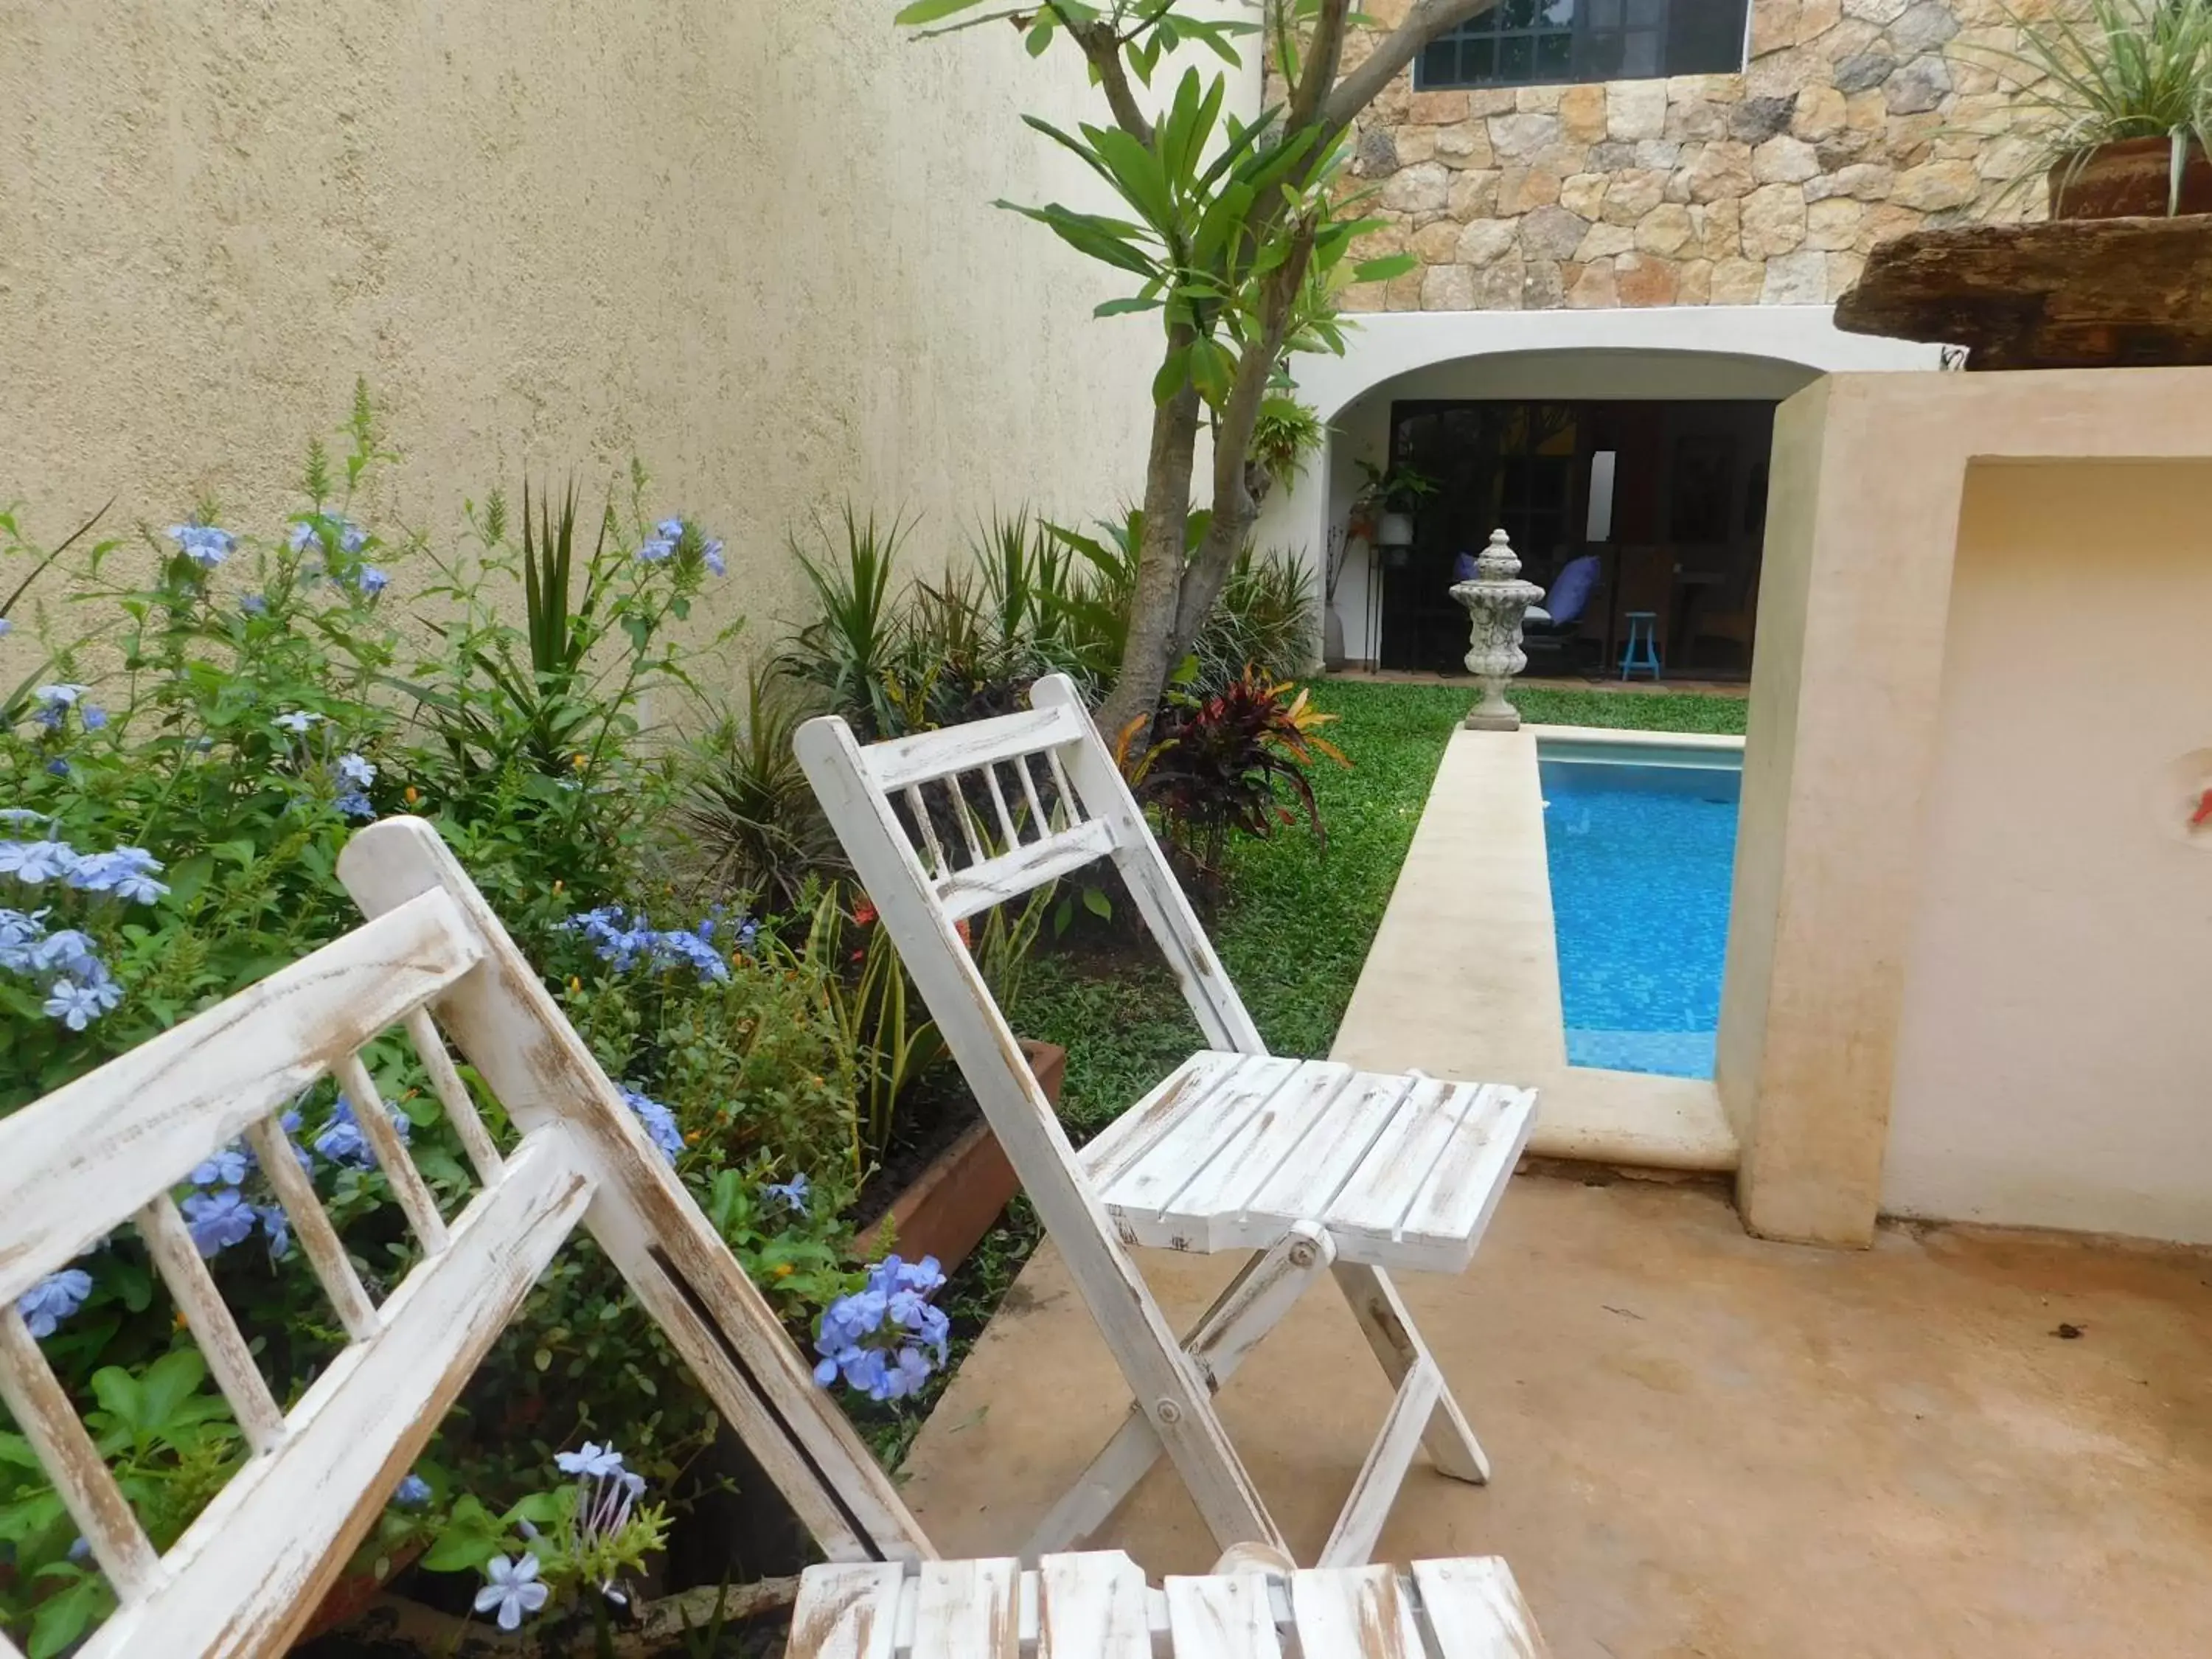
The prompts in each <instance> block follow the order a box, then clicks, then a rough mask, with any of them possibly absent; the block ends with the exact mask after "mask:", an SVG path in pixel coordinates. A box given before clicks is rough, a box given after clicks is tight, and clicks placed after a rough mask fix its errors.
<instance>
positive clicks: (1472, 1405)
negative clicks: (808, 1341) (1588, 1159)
mask: <svg viewBox="0 0 2212 1659" xmlns="http://www.w3.org/2000/svg"><path fill="white" fill-rule="evenodd" d="M1139 1255H1140V1259H1141V1262H1142V1266H1143V1267H1144V1270H1145V1272H1146V1274H1147V1275H1148V1276H1149V1277H1150V1279H1151V1281H1152V1285H1153V1286H1154V1288H1155V1290H1156V1291H1157V1292H1158V1295H1159V1297H1160V1299H1161V1301H1162V1302H1163V1303H1164V1304H1165V1306H1166V1307H1167V1309H1168V1310H1169V1312H1170V1316H1172V1317H1173V1318H1174V1319H1176V1321H1177V1322H1179V1323H1182V1322H1188V1319H1190V1318H1191V1317H1193V1316H1194V1315H1195V1314H1196V1313H1197V1311H1198V1310H1200V1309H1201V1308H1202V1307H1203V1306H1204V1305H1205V1304H1206V1302H1207V1301H1208V1300H1209V1299H1210V1297H1211V1296H1212V1293H1213V1292H1214V1291H1215V1290H1216V1289H1217V1288H1218V1286H1219V1285H1221V1284H1222V1283H1223V1282H1224V1281H1225V1279H1227V1278H1228V1276H1229V1274H1230V1273H1231V1272H1232V1271H1233V1270H1234V1268H1235V1267H1236V1266H1237V1261H1238V1260H1239V1258H1236V1257H1229V1256H1222V1257H1214V1258H1210V1259H1208V1258H1199V1257H1185V1256H1175V1255H1165V1254H1163V1253H1157V1252H1140V1253H1139ZM2208 1285H2212V1258H2208V1257H2207V1256H2206V1255H2203V1254H2201V1253H2191V1252H2185V1251H2179V1250H2176V1251H2155V1252H2154V1251H2148V1250H2141V1249H2120V1248H2113V1247H2109V1246H2104V1245H2100V1244H2095V1243H2083V1242H2077V1241H2072V1240H2066V1239H2059V1238H2051V1237H2040V1236H2034V1237H2028V1236H2014V1235H2001V1234H1980V1233H1973V1232H1969V1231H1960V1230H1925V1229H1903V1228H1893V1229H1886V1230H1885V1231H1882V1232H1881V1235H1880V1236H1879V1237H1878V1239H1877V1241H1876V1243H1875V1248H1874V1249H1872V1250H1870V1251H1867V1252H1863V1253H1852V1252H1835V1251H1823V1250H1816V1249H1805V1248H1801V1247H1796V1246H1791V1245H1784V1244H1772V1243H1765V1242H1762V1241H1759V1240H1757V1239H1753V1238H1751V1237H1747V1235H1746V1234H1745V1233H1744V1231H1743V1230H1742V1228H1741V1225H1740V1224H1739V1222H1738V1220H1737V1218H1736V1215H1735V1212H1734V1210H1733V1209H1732V1208H1731V1207H1730V1206H1729V1203H1728V1201H1727V1200H1726V1196H1725V1194H1724V1193H1723V1190H1722V1189H1721V1188H1718V1187H1717V1186H1712V1185H1706V1184H1702V1183H1699V1184H1686V1185H1664V1184H1658V1183H1651V1182H1638V1181H1629V1180H1617V1179H1613V1178H1612V1177H1610V1176H1603V1175H1601V1174H1598V1173H1596V1172H1592V1173H1590V1174H1589V1175H1588V1176H1572V1175H1568V1176H1556V1175H1541V1176H1527V1175H1524V1176H1522V1177H1520V1178H1518V1179H1516V1181H1515V1182H1514V1183H1513V1185H1512V1187H1511V1189H1510V1191H1509V1192H1508V1193H1507V1194H1506V1196H1505V1200H1504V1204H1503V1206H1501V1208H1500V1211H1499V1213H1498V1218H1497V1220H1496V1222H1495V1223H1494V1224H1493V1225H1492V1231H1491V1232H1490V1234H1489V1236H1488V1237H1487V1238H1486V1241H1485V1243H1484V1244H1483V1247H1482V1249H1481V1250H1480V1252H1479V1253H1478V1255H1477V1256H1476V1259H1475V1263H1474V1267H1473V1269H1472V1270H1471V1271H1470V1272H1469V1273H1467V1274H1466V1275H1465V1276H1464V1277H1462V1278H1460V1279H1437V1278H1430V1277H1415V1278H1408V1279H1404V1280H1402V1281H1401V1288H1402V1289H1403V1290H1404V1291H1405V1293H1406V1296H1407V1300H1408V1302H1409V1303H1410V1304H1411V1305H1412V1308H1413V1312H1414V1314H1415V1316H1416V1317H1417V1318H1418V1319H1419V1322H1420V1323H1421V1326H1422V1328H1423V1329H1424V1330H1425V1332H1426V1334H1427V1335H1428V1337H1429V1340H1430V1341H1431V1344H1432V1345H1433V1346H1434V1347H1435V1350H1436V1352H1437V1358H1438V1359H1439V1361H1440V1363H1441V1364H1442V1365H1443V1369H1444V1371H1445V1373H1446V1375H1447V1376H1448V1377H1449V1380H1450V1382H1451V1384H1452V1386H1453V1387H1454V1389H1455V1390H1456V1391H1457V1394H1458V1396H1459V1399H1460V1401H1461V1403H1462V1405H1463V1406H1464V1407H1465V1408H1466V1410H1467V1412H1468V1416H1469V1418H1470V1419H1472V1421H1473V1422H1474V1427H1475V1431H1476V1433H1477V1434H1478V1436H1480V1438H1481V1439H1482V1441H1483V1443H1484V1445H1485V1447H1486V1449H1487V1450H1488V1452H1489V1454H1490V1456H1491V1460H1492V1465H1493V1468H1494V1471H1495V1474H1494V1479H1493V1480H1492V1484H1491V1485H1490V1486H1487V1487H1475V1486H1462V1485H1458V1484H1455V1483H1454V1482H1451V1481H1449V1480H1445V1479H1443V1477H1441V1476H1439V1475H1437V1474H1435V1473H1434V1471H1433V1470H1431V1469H1430V1468H1428V1467H1427V1466H1426V1465H1425V1463H1421V1462H1416V1464H1415V1467H1414V1471H1413V1474H1412V1475H1411V1476H1410V1477H1409V1479H1408V1480H1407V1486H1406V1489H1405V1491H1404V1492H1403V1494H1402V1495H1401V1498H1400V1499H1399V1502H1398V1505H1397V1508H1396V1510H1395V1511H1394V1513H1393V1516H1392V1519H1391V1522H1390V1525H1389V1529H1388V1530H1387V1531H1386V1532H1385V1533H1384V1534H1383V1541H1382V1546H1381V1547H1380V1549H1379V1551H1378V1552H1377V1553H1378V1557H1379V1558H1381V1559H1393V1560H1398V1561H1404V1560H1407V1559H1412V1558H1413V1557H1417V1556H1436V1555H1449V1554H1462V1553H1469V1554H1488V1553H1498V1554H1503V1555H1504V1556H1505V1557H1506V1559H1508V1560H1509V1561H1510V1563H1511V1564H1512V1567H1513V1570H1514V1571H1515V1573H1516V1575H1517V1576H1518V1577H1519V1579H1520V1582H1521V1584H1522V1589H1523V1590H1524V1591H1525V1593H1526V1594H1527V1595H1528V1600H1529V1601H1530V1603H1531V1605H1532V1606H1533V1607H1534V1609H1535V1612H1536V1615H1537V1618H1538V1619H1539V1620H1540V1621H1541V1624H1542V1626H1543V1628H1544V1631H1545V1633H1546V1635H1547V1638H1549V1640H1550V1642H1551V1644H1552V1647H1553V1652H1554V1653H1555V1654H1556V1655H1557V1656H1559V1659H1662V1656H1663V1659H1689V1656H1703V1659H1766V1656H1773V1659H1848V1656H1860V1655H1865V1656H1875V1655H1880V1656H1882V1659H1919V1656H1936V1655H1944V1656H1949V1655H1959V1656H1969V1655H1971V1656H1999V1655H2002V1656H2008V1659H2025V1656H2043V1655H2054V1656H2055V1655H2067V1656H2083V1659H2087V1656H2098V1659H2118V1656H2144V1659H2148V1656H2163V1655H2173V1656H2184V1655H2188V1656H2197V1655H2201V1654H2203V1653H2204V1652H2206V1651H2207V1650H2208V1645H2212V1643H2209V1642H2208V1637H2207V1635H2206V1632H2208V1631H2212V1363H2208V1362H2212V1288H2208ZM2062 1325H2069V1326H2072V1327H2075V1328H2078V1329H2079V1331H2080V1334H2079V1336H2078V1337H2075V1338H2070V1339H2069V1338H2067V1337H2064V1336H2062V1335H2060V1334H2057V1333H2058V1332H2059V1329H2060V1328H2061V1326H2062ZM1387 1401H1388V1394H1387V1391H1386V1389H1385V1387H1384V1384H1383V1379H1382V1376H1381V1373H1380V1371H1379V1370H1377V1368H1376V1365H1375V1364H1374V1362H1373V1360H1372V1359H1371V1358H1370V1356H1369V1354H1368V1353H1367V1351H1366V1349H1365V1346H1364V1343H1363V1342H1362V1340H1361V1339H1360V1336H1359V1334H1358V1331H1357V1330H1356V1329H1355V1328H1354V1327H1353V1325H1352V1320H1351V1317H1350V1315H1349V1314H1348V1313H1347V1312H1346V1310H1345V1308H1344V1307H1343V1305H1342V1304H1341V1303H1340V1301H1339V1300H1338V1299H1337V1298H1335V1297H1334V1296H1332V1295H1330V1294H1328V1292H1327V1291H1318V1292H1316V1293H1315V1294H1312V1295H1310V1296H1308V1297H1307V1298H1306V1299H1305V1301H1304V1303H1303V1304H1301V1305H1300V1307H1299V1308H1298V1309H1297V1310H1296V1311H1295V1312H1294V1313H1293V1314H1292V1315H1291V1317H1290V1318H1289V1319H1288V1320H1287V1321H1285V1323H1284V1324H1283V1325H1282V1326H1281V1327H1280V1328H1279V1329H1278V1330H1277V1331H1276V1333H1275V1334H1273V1336H1272V1337H1271V1338H1270V1339H1269V1340H1267V1342H1266V1343H1265V1344H1263V1345H1262V1346H1261V1347H1260V1348H1259V1349H1258V1350H1257V1351H1256V1352H1255V1354H1254V1355H1253V1357H1252V1358H1251V1360H1250V1361H1249V1363H1248V1364H1247V1365H1246V1367H1245V1369H1244V1370H1243V1372H1242V1373H1241V1374H1240V1375H1239V1376H1237V1378H1236V1379H1235V1380H1234V1381H1233V1382H1232V1383H1231V1384H1230V1385H1229V1387H1228V1389H1226V1390H1225V1392H1224V1394H1223V1395H1222V1396H1221V1408H1222V1413H1223V1415H1224V1418H1225V1420H1226V1422H1227V1424H1228V1425H1229V1429H1230V1432H1231V1435H1232V1437H1234V1438H1235V1439H1236V1440H1237V1443H1238V1444H1239V1446H1240V1447H1241V1448H1242V1449H1243V1452H1244V1455H1245V1456H1246V1458H1247V1460H1248V1462H1249V1465H1250V1467H1251V1468H1252V1472H1253V1474H1254V1478H1255V1480H1257V1481H1258V1483H1259V1485H1260V1486H1261V1491H1262V1492H1264V1493H1265V1494H1266V1495H1267V1498H1268V1500H1269V1502H1270V1504H1271V1505H1272V1506H1273V1509H1274V1511H1275V1514H1276V1516H1277V1518H1278V1520H1279V1522H1281V1523H1282V1524H1283V1526H1284V1527H1285V1530H1286V1531H1287V1532H1288V1533H1289V1534H1290V1536H1291V1542H1292V1544H1293V1546H1294V1547H1295V1548H1296V1549H1297V1551H1298V1553H1299V1554H1300V1557H1301V1559H1311V1558H1312V1556H1313V1553H1314V1552H1315V1551H1316V1550H1317V1549H1318V1547H1319V1546H1320V1543H1321V1541H1322V1538H1323V1536H1324V1535H1325V1534H1326V1532H1327V1530H1328V1525H1329V1522H1330V1520H1331V1518H1332V1517H1333V1516H1334V1510H1335V1509H1336V1506H1337V1504H1338V1503H1339V1502H1340V1499H1341V1498H1342V1496H1343V1494H1344V1492H1346V1489H1347V1488H1348V1487H1349V1486H1350V1484H1351V1482H1352V1477H1353V1474H1355V1472H1356V1471H1357V1469H1358V1466H1359V1463H1360V1460H1361V1458H1362V1456H1363V1455H1364V1452H1365V1450H1366V1448H1367V1446H1368V1443H1369V1442H1370V1438H1371V1437H1372V1435H1373V1433H1374V1431H1375V1430H1376V1427H1377V1426H1378V1425H1379V1424H1380V1422H1381V1419H1382V1414H1383V1410H1384V1407H1385V1406H1386V1404H1387ZM1126 1402H1127V1395H1126V1394H1125V1393H1124V1392H1123V1391H1122V1389H1121V1384H1120V1380H1119V1378H1118V1376H1116V1374H1115V1370H1114V1368H1113V1365H1112V1363H1111V1361H1110V1360H1109V1358H1108V1356H1107V1354H1106V1352H1105V1349H1104V1347H1103V1345H1102V1344H1101V1343H1100V1341H1099V1340H1098V1338H1097V1334H1096V1332H1095V1331H1094V1329H1093V1328H1092V1326H1091V1320H1090V1317H1089V1316H1088V1314H1087V1313H1086V1312H1085V1310H1084V1307H1083V1305H1082V1304H1081V1302H1080V1301H1079V1299H1078V1297H1076V1295H1075V1293H1074V1291H1073V1287H1072V1285H1070V1283H1069V1281H1068V1279H1067V1277H1066V1273H1065V1271H1064V1269H1063V1267H1062V1265H1061V1262H1060V1258H1059V1256H1058V1255H1057V1254H1056V1253H1055V1252H1054V1251H1053V1250H1052V1249H1050V1248H1049V1247H1048V1248H1047V1249H1044V1250H1042V1252H1040V1253H1039V1255H1037V1257H1036V1259H1035V1260H1033V1261H1031V1262H1030V1266H1029V1267H1028V1268H1027V1270H1026V1271H1025V1272H1024V1273H1023V1275H1022V1277H1021V1279H1020V1280H1019V1282H1018V1284H1017V1285H1015V1287H1014V1289H1013V1291H1012V1294H1011V1295H1010V1296H1009V1297H1008V1298H1007V1301H1006V1305H1005V1307H1004V1308H1003V1310H1001V1311H1000V1315H999V1316H998V1318H997V1319H996V1320H995V1321H994V1322H993V1323H992V1325H991V1327H990V1328H989V1330H988V1331H987V1332H986V1334H984V1336H983V1338H982V1340H981V1341H980V1342H979V1343H978V1344H977V1346H976V1347H975V1351H974V1352H973V1353H972V1354H971V1355H970V1356H969V1359H968V1361H967V1364H965V1366H964V1367H963V1370H962V1372H961V1375H960V1376H958V1378H957V1379H956V1381H955V1382H954V1383H953V1385H952V1387H951V1389H950V1390H949V1392H948V1393H947V1395H946V1396H945V1400H944V1401H943V1402H942V1403H941V1404H940V1405H939V1408H938V1410H937V1412H936V1413H935V1415H934V1416H933V1419H931V1421H930V1423H929V1425H927V1428H926V1429H925V1430H924V1431H923V1432H922V1434H921V1438H920V1440H919V1441H918V1442H917V1443H916V1445H915V1449H914V1452H913V1455H912V1456H911V1458H910V1459H909V1461H908V1464H907V1466H906V1468H907V1474H908V1478H909V1483H908V1487H907V1493H908V1498H909V1500H910V1501H911V1502H912V1504H914V1506H915V1510H916V1513H917V1514H918V1515H919V1516H920V1517H921V1521H922V1522H923V1524H924V1525H925V1526H927V1528H928V1529H929V1531H930V1534H931V1535H932V1537H933V1539H934V1540H935V1541H936V1542H937V1543H938V1545H939V1547H940V1548H943V1549H945V1551H947V1552H948V1553H954V1554H985V1553H1005V1552H1008V1551H1011V1550H1012V1549H1014V1548H1016V1547H1018V1546H1019V1545H1020V1543H1021V1542H1022V1541H1023V1539H1024V1537H1025V1536H1026V1535H1027V1533H1028V1531H1029V1528H1030V1525H1031V1523H1032V1522H1035V1521H1036V1519H1037V1518H1038V1516H1040V1515H1041V1514H1042V1512H1043V1510H1044V1509H1045V1508H1046V1507H1047V1505H1048V1504H1049V1503H1050V1501H1051V1500H1052V1499H1053V1498H1054V1497H1056V1496H1057V1495H1058V1494H1059V1493H1060V1492H1061V1491H1062V1490H1063V1489H1064V1488H1065V1487H1066V1485H1067V1484H1068V1482H1069V1481H1070V1480H1073V1478H1074V1476H1075V1474H1076V1473H1077V1472H1078V1470H1079V1469H1080V1468H1082V1466H1083V1464H1084V1463H1085V1461H1086V1460H1087V1459H1088V1458H1089V1456H1090V1455H1091V1452H1092V1451H1093V1450H1094V1449H1096V1448H1097V1445H1098V1444H1099V1443H1100V1442H1101V1441H1102V1440H1103V1438H1104V1437H1105V1436H1106V1435H1107V1433H1108V1432H1109V1431H1110V1430H1111V1429H1112V1428H1113V1427H1114V1426H1115V1424H1116V1423H1117V1422H1118V1421H1119V1420H1120V1418H1121V1413H1122V1412H1123V1410H1124V1409H1125V1407H1126ZM1095 1542H1096V1543H1097V1544H1099V1545H1102V1546H1119V1547H1125V1548H1127V1549H1128V1550H1129V1551H1130V1552H1131V1553H1133V1555H1134V1556H1135V1557H1136V1558H1137V1559H1139V1561H1140V1562H1141V1563H1143V1564H1144V1565H1145V1566H1146V1569H1147V1570H1148V1571H1150V1572H1152V1574H1154V1575H1158V1574H1161V1573H1168V1572H1178V1571H1200V1570H1203V1569H1204V1568H1205V1567H1206V1565H1208V1564H1209V1563H1210V1562H1211V1560H1212V1558H1213V1555H1214V1553H1215V1551H1214V1548H1213V1546H1212V1542H1211V1541H1210V1540H1209V1539H1208V1537H1207V1536H1206V1532H1205V1530H1204V1528H1203V1527H1202V1526H1201V1525H1200V1522H1199V1520H1198V1517H1197V1515H1196V1512H1195V1511H1194V1510H1193V1509H1192V1508H1191V1506H1190V1504H1189V1502H1188V1498H1185V1497H1184V1495H1183V1494H1182V1490H1181V1488H1180V1486H1178V1484H1177V1483H1176V1480H1175V1477H1174V1475H1173V1473H1172V1471H1171V1470H1170V1469H1169V1468H1168V1467H1167V1466H1166V1465H1165V1464H1162V1465H1160V1466H1158V1467H1157V1468H1155V1469H1154V1470H1153V1472H1152V1475H1151V1476H1150V1477H1149V1479H1148V1480H1146V1484H1145V1485H1144V1486H1141V1487H1140V1488H1139V1490H1138V1492H1137V1493H1136V1495H1135V1496H1134V1497H1133V1498H1132V1499H1131V1501H1130V1502H1129V1503H1128V1504H1126V1505H1125V1506H1124V1507H1123V1509H1122V1510H1121V1513H1120V1514H1119V1515H1118V1516H1115V1519H1114V1521H1113V1522H1111V1523H1109V1528H1108V1529H1107V1531H1106V1532H1105V1533H1104V1534H1102V1535H1101V1536H1100V1537H1099V1538H1098V1539H1097V1540H1096V1541H1095Z"/></svg>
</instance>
